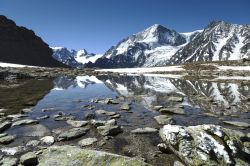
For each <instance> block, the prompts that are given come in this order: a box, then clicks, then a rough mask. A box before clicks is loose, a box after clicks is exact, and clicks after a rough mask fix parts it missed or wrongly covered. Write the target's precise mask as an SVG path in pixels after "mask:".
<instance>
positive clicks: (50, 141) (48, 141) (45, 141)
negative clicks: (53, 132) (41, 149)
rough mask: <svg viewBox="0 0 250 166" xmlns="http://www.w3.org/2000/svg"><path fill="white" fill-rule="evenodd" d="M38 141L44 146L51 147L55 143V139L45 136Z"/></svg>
mask: <svg viewBox="0 0 250 166" xmlns="http://www.w3.org/2000/svg"><path fill="white" fill-rule="evenodd" d="M40 141H41V143H42V144H44V145H53V144H54V142H55V138H54V137H53V136H45V137H43V138H41V139H40Z"/></svg>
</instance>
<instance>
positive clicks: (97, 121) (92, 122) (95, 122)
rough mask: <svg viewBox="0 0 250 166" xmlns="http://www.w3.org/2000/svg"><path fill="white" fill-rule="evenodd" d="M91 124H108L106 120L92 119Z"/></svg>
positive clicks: (95, 125)
mask: <svg viewBox="0 0 250 166" xmlns="http://www.w3.org/2000/svg"><path fill="white" fill-rule="evenodd" d="M90 124H91V125H93V126H94V127H98V126H104V125H105V124H106V121H103V120H91V121H90Z"/></svg>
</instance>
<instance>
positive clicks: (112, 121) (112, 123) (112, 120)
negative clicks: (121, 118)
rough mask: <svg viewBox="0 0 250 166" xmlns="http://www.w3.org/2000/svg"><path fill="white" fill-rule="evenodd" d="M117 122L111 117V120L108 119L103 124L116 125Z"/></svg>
mask: <svg viewBox="0 0 250 166" xmlns="http://www.w3.org/2000/svg"><path fill="white" fill-rule="evenodd" d="M116 124H117V122H116V120H115V119H111V120H108V121H106V122H105V125H111V126H112V125H113V126H114V125H116Z"/></svg>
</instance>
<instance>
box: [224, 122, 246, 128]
mask: <svg viewBox="0 0 250 166" xmlns="http://www.w3.org/2000/svg"><path fill="white" fill-rule="evenodd" d="M223 123H225V124H229V125H233V126H238V127H246V128H248V127H250V124H249V123H246V122H237V121H223Z"/></svg>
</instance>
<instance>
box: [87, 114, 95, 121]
mask: <svg viewBox="0 0 250 166" xmlns="http://www.w3.org/2000/svg"><path fill="white" fill-rule="evenodd" d="M85 119H87V120H90V119H95V114H93V113H87V114H86V115H85Z"/></svg>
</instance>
